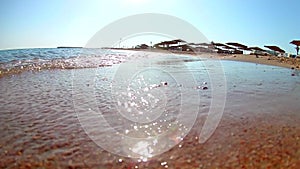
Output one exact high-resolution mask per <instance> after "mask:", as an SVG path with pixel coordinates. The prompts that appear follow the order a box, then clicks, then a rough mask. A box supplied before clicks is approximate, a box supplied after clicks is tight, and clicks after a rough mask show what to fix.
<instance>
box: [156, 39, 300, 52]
mask: <svg viewBox="0 0 300 169" xmlns="http://www.w3.org/2000/svg"><path fill="white" fill-rule="evenodd" d="M178 43H186V41H184V40H182V39H176V40H171V41H164V42H160V43H158V44H155V45H156V46H160V45H163V46H166V47H169V45H174V44H178ZM290 44H294V45H296V52H297V55H298V54H299V46H300V40H293V41H291V42H290ZM185 45H207V46H209V45H214V46H215V47H222V48H224V49H228V50H256V51H261V52H265V51H266V50H264V49H262V48H259V47H248V46H246V45H243V44H240V43H234V42H229V43H226V44H222V43H213V42H212V44H205V43H199V44H196V43H187V44H185ZM180 46H183V45H180ZM231 46H233V47H231ZM264 47H265V48H268V49H270V50H272V51H274V53H275V52H279V53H285V51H284V50H283V49H281V48H280V47H278V46H270V45H265V46H264Z"/></svg>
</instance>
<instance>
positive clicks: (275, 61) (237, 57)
mask: <svg viewBox="0 0 300 169" xmlns="http://www.w3.org/2000/svg"><path fill="white" fill-rule="evenodd" d="M112 50H131V51H137V52H141V51H142V52H156V53H173V54H181V55H191V56H196V57H206V58H207V57H209V58H212V59H220V60H232V61H240V62H250V63H257V64H264V65H271V66H278V67H283V68H290V69H298V70H300V58H289V57H278V56H271V55H268V56H264V55H257V56H256V55H250V54H221V53H205V52H199V53H198V52H190V51H172V50H162V49H150V50H149V49H122V48H121V49H118V48H113V49H112Z"/></svg>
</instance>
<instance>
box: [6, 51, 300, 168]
mask: <svg viewBox="0 0 300 169" xmlns="http://www.w3.org/2000/svg"><path fill="white" fill-rule="evenodd" d="M0 72H1V74H0V75H1V76H0V168H159V167H160V168H176V167H179V166H181V167H182V168H211V167H220V166H226V165H228V166H229V167H230V166H234V167H237V168H239V167H242V166H243V165H244V166H245V165H249V166H250V164H251V166H254V167H255V166H261V165H262V164H263V165H265V166H271V167H272V166H276V167H278V166H279V167H287V168H288V167H291V168H292V167H293V166H294V165H296V164H299V163H300V161H299V159H300V151H299V150H300V144H299V143H300V141H299V140H300V126H299V124H300V104H299V103H300V72H299V70H294V69H287V68H281V67H275V66H269V65H261V64H255V63H246V62H238V61H226V60H219V59H216V58H211V57H209V55H208V54H207V56H206V54H202V55H201V56H194V55H187V54H175V53H172V52H163V53H159V52H151V51H132V50H110V49H88V48H43V49H42V48H41V49H15V50H1V51H0ZM241 140H243V144H241ZM246 145H248V146H246ZM250 145H254V147H253V146H250ZM264 145H267V147H264ZM268 146H269V147H268ZM271 150H272V151H271ZM248 151H249V152H248ZM259 153H260V154H259ZM276 153H277V154H276ZM278 154H279V155H278ZM280 154H281V155H280ZM261 156H263V157H264V159H265V160H263V159H262V158H261ZM242 159H244V161H241V160H242ZM251 159H260V160H262V161H257V160H256V161H254V162H253V161H252V162H251ZM273 159H275V160H273ZM247 160H248V161H247ZM280 160H281V161H280ZM282 161H283V162H282Z"/></svg>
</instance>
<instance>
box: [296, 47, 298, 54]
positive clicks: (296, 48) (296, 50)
mask: <svg viewBox="0 0 300 169" xmlns="http://www.w3.org/2000/svg"><path fill="white" fill-rule="evenodd" d="M296 51H297V55H298V53H299V46H297V47H296Z"/></svg>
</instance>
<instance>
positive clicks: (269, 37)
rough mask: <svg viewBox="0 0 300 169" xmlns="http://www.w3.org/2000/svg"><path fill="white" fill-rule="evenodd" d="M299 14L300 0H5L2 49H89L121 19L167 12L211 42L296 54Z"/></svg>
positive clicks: (0, 16)
mask: <svg viewBox="0 0 300 169" xmlns="http://www.w3.org/2000/svg"><path fill="white" fill-rule="evenodd" d="M299 11H300V1H299V0H92V1H88V0H42V1H39V0H24V1H23V0H1V1H0V22H1V26H0V38H1V39H0V49H7V48H32V47H56V46H84V45H85V44H86V42H87V41H88V40H89V39H90V38H91V37H92V36H93V35H94V34H95V33H96V32H97V31H98V30H100V29H101V28H103V27H104V26H106V25H108V24H109V23H111V22H114V21H115V20H117V19H120V18H122V17H125V16H130V15H133V14H139V13H162V14H168V15H173V16H176V17H178V18H181V19H183V20H185V21H187V22H189V23H191V24H192V25H194V26H195V27H196V28H198V30H200V31H201V32H202V33H203V34H204V35H205V36H206V37H207V38H208V39H209V40H210V41H215V42H229V41H234V42H241V43H244V44H246V45H249V46H260V47H263V45H278V46H280V47H282V48H283V49H285V50H286V51H288V52H293V53H295V50H294V46H293V45H290V44H289V42H290V41H291V40H293V39H300V17H299V16H300V14H299ZM147 41H148V40H147Z"/></svg>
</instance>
